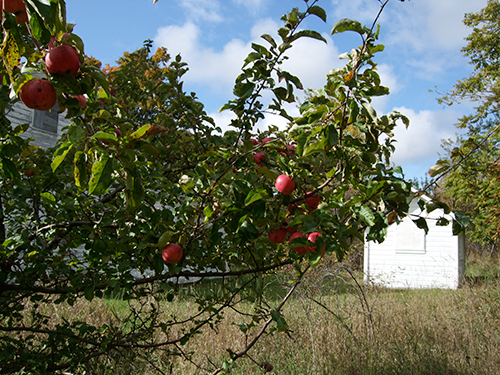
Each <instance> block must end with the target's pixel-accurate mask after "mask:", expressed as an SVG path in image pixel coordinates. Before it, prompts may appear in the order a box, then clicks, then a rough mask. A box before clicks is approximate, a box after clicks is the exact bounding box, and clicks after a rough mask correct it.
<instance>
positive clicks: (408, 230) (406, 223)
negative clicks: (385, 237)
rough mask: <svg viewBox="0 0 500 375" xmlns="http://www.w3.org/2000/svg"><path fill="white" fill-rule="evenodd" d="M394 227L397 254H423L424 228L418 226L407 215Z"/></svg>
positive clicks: (424, 249)
mask: <svg viewBox="0 0 500 375" xmlns="http://www.w3.org/2000/svg"><path fill="white" fill-rule="evenodd" d="M395 229H396V253H397V254H407V253H409V254H425V252H426V246H425V245H426V244H425V242H426V241H425V240H426V236H425V230H423V229H420V228H418V227H417V226H416V225H415V223H413V221H412V220H411V219H410V218H408V217H405V218H404V219H403V221H402V222H401V223H399V225H397V226H396V228H395Z"/></svg>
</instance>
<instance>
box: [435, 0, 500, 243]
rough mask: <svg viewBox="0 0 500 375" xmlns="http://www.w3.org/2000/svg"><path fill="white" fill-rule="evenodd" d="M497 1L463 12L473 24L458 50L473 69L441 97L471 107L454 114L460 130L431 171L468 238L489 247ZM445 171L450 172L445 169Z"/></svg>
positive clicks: (497, 86)
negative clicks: (466, 225)
mask: <svg viewBox="0 0 500 375" xmlns="http://www.w3.org/2000/svg"><path fill="white" fill-rule="evenodd" d="M499 20H500V3H499V2H498V1H497V0H489V1H488V4H487V6H486V7H485V8H484V9H482V10H481V11H480V12H478V13H470V14H466V15H465V18H464V24H465V25H466V26H468V27H470V28H472V32H471V33H470V35H469V36H468V37H467V38H466V40H467V42H468V43H467V45H466V46H465V47H464V48H463V49H462V52H463V53H464V55H465V56H467V57H468V58H469V59H470V63H471V64H472V65H473V67H474V70H473V72H472V73H471V74H470V76H469V77H467V78H465V79H463V80H461V81H458V82H457V84H456V85H455V87H454V90H453V91H452V92H451V93H450V94H448V95H447V96H445V97H443V98H441V99H440V101H441V102H442V103H446V104H449V105H452V104H458V103H461V102H464V101H466V102H472V103H474V104H475V105H476V106H475V108H474V112H473V113H471V114H469V115H466V116H463V117H462V118H460V119H459V122H458V124H457V127H458V128H460V129H465V133H464V134H463V135H461V136H459V137H458V138H457V139H456V140H450V141H447V142H445V144H444V145H443V146H444V149H445V151H446V156H445V158H444V159H443V160H440V161H439V162H438V164H437V165H436V166H435V167H434V168H433V169H432V170H431V174H432V175H433V176H438V175H440V174H441V176H443V177H444V180H443V194H444V195H445V196H446V197H447V199H448V200H449V201H450V203H451V204H452V206H453V208H457V209H461V210H465V211H467V213H468V214H469V216H470V217H471V220H472V223H473V224H474V225H473V226H471V227H470V229H469V230H468V236H469V238H470V239H471V240H472V241H475V242H479V243H480V244H483V245H485V246H487V247H488V248H489V249H490V251H492V252H493V251H494V250H495V249H496V248H497V246H498V241H499V240H500V223H499V222H498V220H497V218H498V212H499V206H498V197H499V196H500V185H499V183H498V182H499V181H498V162H499V160H500V150H499V146H500V143H499V142H500V138H499V137H500V118H499V109H500V107H499V105H500V51H499V45H500V21H499ZM448 171H449V173H447V172H448Z"/></svg>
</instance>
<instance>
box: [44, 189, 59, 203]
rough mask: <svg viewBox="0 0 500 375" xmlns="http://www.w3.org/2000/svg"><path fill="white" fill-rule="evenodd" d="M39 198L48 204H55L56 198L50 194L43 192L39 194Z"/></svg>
mask: <svg viewBox="0 0 500 375" xmlns="http://www.w3.org/2000/svg"><path fill="white" fill-rule="evenodd" d="M40 197H42V198H44V199H46V200H48V201H49V202H51V203H56V197H54V196H53V195H52V194H51V193H49V192H43V193H40Z"/></svg>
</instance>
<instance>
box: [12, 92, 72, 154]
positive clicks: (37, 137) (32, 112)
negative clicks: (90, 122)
mask: <svg viewBox="0 0 500 375" xmlns="http://www.w3.org/2000/svg"><path fill="white" fill-rule="evenodd" d="M57 110H58V106H57V104H56V105H55V106H54V107H53V108H52V109H51V110H49V111H39V110H36V109H30V108H28V107H26V106H25V105H24V104H23V103H22V102H17V103H15V104H14V106H13V108H12V109H11V110H10V111H8V112H7V113H6V115H7V118H8V119H9V120H10V121H11V123H12V126H13V127H15V126H17V125H21V124H29V128H28V130H27V131H26V132H25V133H23V134H21V137H23V138H34V140H33V141H32V142H31V144H33V145H35V146H40V147H42V148H45V149H47V148H50V147H54V146H55V144H56V142H57V140H58V139H59V137H60V136H61V135H62V129H63V128H64V127H65V126H68V125H69V120H68V119H67V118H66V117H65V112H63V113H58V112H57Z"/></svg>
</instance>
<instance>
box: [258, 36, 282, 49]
mask: <svg viewBox="0 0 500 375" xmlns="http://www.w3.org/2000/svg"><path fill="white" fill-rule="evenodd" d="M261 38H263V39H265V40H267V41H268V42H269V44H270V45H272V46H273V47H274V48H276V47H278V45H277V44H276V41H275V40H274V38H273V37H272V36H271V35H269V34H262V35H261Z"/></svg>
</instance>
